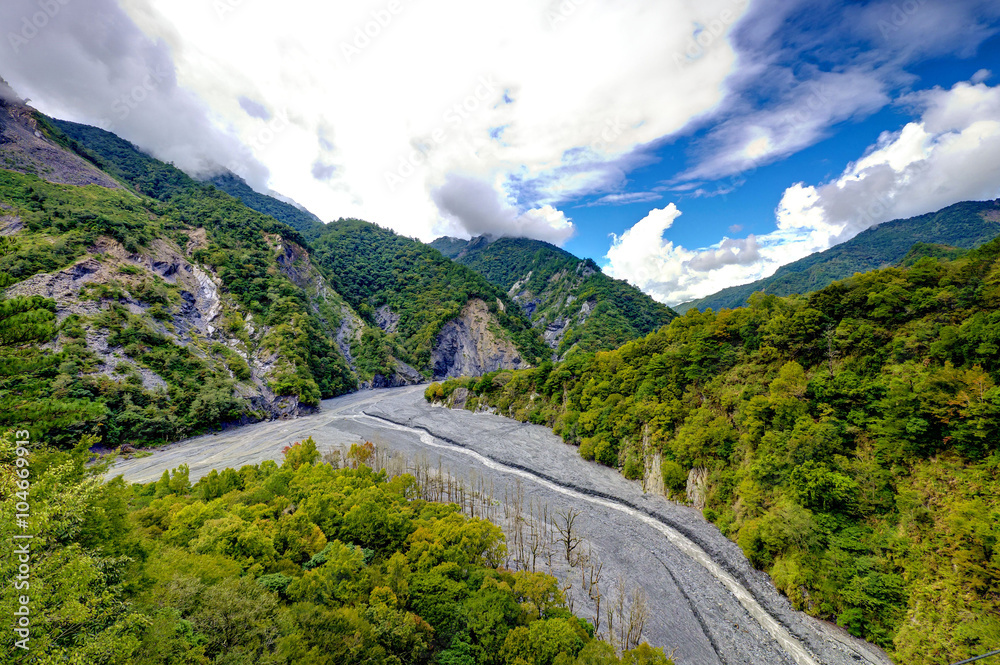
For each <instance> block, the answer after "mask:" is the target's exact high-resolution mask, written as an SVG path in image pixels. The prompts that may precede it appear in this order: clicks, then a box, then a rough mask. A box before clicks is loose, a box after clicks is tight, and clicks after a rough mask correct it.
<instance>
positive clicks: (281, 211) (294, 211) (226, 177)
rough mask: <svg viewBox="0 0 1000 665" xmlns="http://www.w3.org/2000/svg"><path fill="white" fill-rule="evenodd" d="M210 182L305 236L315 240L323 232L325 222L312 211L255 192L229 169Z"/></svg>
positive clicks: (244, 203)
mask: <svg viewBox="0 0 1000 665" xmlns="http://www.w3.org/2000/svg"><path fill="white" fill-rule="evenodd" d="M209 182H210V183H212V184H213V185H215V186H216V187H218V188H219V189H220V190H222V191H223V192H225V193H226V194H229V195H230V196H232V197H233V198H237V199H239V200H240V201H242V202H243V205H245V206H246V207H248V208H252V209H253V210H256V211H257V212H259V213H263V214H265V215H269V216H271V217H273V218H275V219H276V220H278V221H279V222H282V223H283V224H287V225H288V226H290V227H292V228H293V229H295V230H296V231H298V232H299V233H301V234H302V237H303V238H307V239H308V240H314V239H316V238H317V237H318V236H319V235H320V234H321V233H322V232H323V222H321V221H320V220H319V218H318V217H316V216H315V215H313V214H312V213H310V212H307V211H305V210H302V209H301V208H297V207H295V206H294V205H292V204H291V203H285V202H284V201H279V200H278V199H276V198H274V197H271V196H266V195H264V194H260V193H258V192H255V191H254V190H253V189H252V188H251V187H250V186H249V185H247V183H246V182H245V181H244V180H243V179H242V178H240V177H239V176H236V175H234V174H232V173H230V172H228V171H227V172H226V173H223V174H220V175H217V176H215V177H213V178H211V179H210V180H209Z"/></svg>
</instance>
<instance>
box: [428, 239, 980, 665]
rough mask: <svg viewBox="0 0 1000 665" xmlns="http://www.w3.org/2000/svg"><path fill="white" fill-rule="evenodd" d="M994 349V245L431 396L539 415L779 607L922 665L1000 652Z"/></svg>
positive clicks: (764, 301) (694, 317)
mask: <svg viewBox="0 0 1000 665" xmlns="http://www.w3.org/2000/svg"><path fill="white" fill-rule="evenodd" d="M998 350H1000V239H998V240H994V241H992V242H990V243H988V244H986V245H984V246H982V247H981V248H979V249H975V250H973V251H970V252H969V253H968V254H966V255H965V256H963V257H961V258H959V259H957V260H955V261H950V262H949V261H943V262H942V261H939V260H937V259H934V258H930V257H924V258H921V259H919V260H917V261H916V262H914V263H913V265H912V266H911V267H908V268H902V267H893V268H887V269H883V270H879V271H874V272H869V273H864V274H858V275H855V276H852V277H850V278H848V279H846V280H844V281H840V282H835V283H833V284H831V285H829V286H827V287H826V288H824V289H821V290H819V291H816V292H814V293H812V294H811V295H809V296H792V297H786V298H781V297H778V296H774V295H764V294H756V295H754V296H752V297H751V298H750V302H749V304H748V306H747V307H745V308H741V309H736V310H723V311H721V312H719V313H714V312H706V313H700V312H698V311H696V310H692V311H689V312H688V313H687V314H686V315H684V316H682V317H680V318H679V319H676V320H675V321H673V322H672V323H671V324H670V325H669V326H667V327H665V328H663V329H662V330H660V331H659V332H656V333H653V334H651V335H649V336H648V337H646V338H644V339H641V340H638V341H635V342H630V343H628V344H626V345H624V346H623V347H622V348H621V349H618V350H616V351H612V352H609V353H601V354H596V355H586V354H580V355H574V356H570V358H569V359H567V360H566V361H565V362H563V363H561V364H557V365H555V366H554V367H552V366H548V365H546V366H543V367H539V368H537V369H533V370H528V371H524V372H515V373H513V374H512V375H509V374H508V375H505V376H504V379H503V380H500V381H494V380H493V379H494V376H492V375H486V376H484V377H483V378H482V379H481V380H478V381H451V382H447V383H445V384H444V385H441V384H432V385H431V386H430V387H429V388H428V390H427V396H428V398H429V399H432V400H440V401H446V402H448V403H452V404H453V405H455V406H459V405H463V406H464V407H465V408H468V409H473V410H474V409H478V408H480V407H485V406H490V407H493V408H495V409H496V410H497V411H498V412H499V413H501V414H504V415H511V416H513V417H516V418H518V419H521V420H525V421H530V422H534V423H546V424H549V425H550V426H552V427H553V429H554V430H555V432H556V433H558V434H561V435H562V437H563V438H564V439H565V440H566V441H567V442H570V443H573V444H576V445H579V447H580V454H581V455H582V456H583V457H585V458H586V459H591V460H596V461H597V462H599V463H602V464H606V465H609V466H612V467H615V468H619V469H621V471H622V473H623V474H624V475H625V476H627V477H629V478H633V479H636V480H642V481H643V483H644V489H646V491H655V492H663V493H667V494H670V495H671V496H673V497H674V498H676V499H679V500H684V501H689V502H690V503H692V504H694V505H695V506H697V507H699V508H703V509H704V515H705V517H706V518H707V519H709V520H711V521H713V522H715V523H716V524H717V525H718V527H719V528H720V529H721V530H722V532H723V533H724V534H726V535H727V536H729V537H730V538H732V539H733V540H734V541H736V542H737V543H738V544H739V545H740V547H741V548H742V549H743V551H744V552H745V553H746V555H747V557H748V558H749V559H750V561H751V562H752V563H754V565H756V566H758V567H759V568H761V569H762V570H765V571H767V572H768V573H769V574H770V575H771V577H772V578H773V579H774V582H775V584H776V585H777V586H778V588H779V589H781V590H782V591H783V592H784V593H785V594H787V596H788V597H789V599H790V600H791V601H792V603H793V604H794V605H795V606H796V607H797V608H801V609H803V610H805V611H807V612H809V613H811V614H813V615H816V616H819V617H824V618H827V619H830V620H836V621H837V622H838V623H839V624H840V625H842V626H845V627H846V628H847V629H849V630H850V631H851V632H852V633H854V634H855V635H859V636H863V637H865V638H867V639H869V640H872V641H874V642H876V643H878V644H880V645H882V646H884V647H885V648H887V649H889V650H890V652H891V653H892V655H893V658H894V659H895V661H896V662H898V663H907V664H917V665H934V664H937V663H949V662H955V661H958V660H961V659H963V658H967V657H969V656H972V655H975V654H978V653H982V652H985V651H988V650H990V649H992V648H995V646H996V645H997V644H998V643H1000V618H998V617H1000V596H998V595H997V593H996V589H997V588H998V587H1000V387H998V385H997V384H998V382H1000V352H998ZM459 388H463V390H458V389H459Z"/></svg>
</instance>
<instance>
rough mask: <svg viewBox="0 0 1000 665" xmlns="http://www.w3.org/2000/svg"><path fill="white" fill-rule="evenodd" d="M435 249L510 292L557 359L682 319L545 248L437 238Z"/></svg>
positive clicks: (590, 266)
mask: <svg viewBox="0 0 1000 665" xmlns="http://www.w3.org/2000/svg"><path fill="white" fill-rule="evenodd" d="M431 247H434V248H435V249H437V250H438V251H440V252H441V253H442V254H444V255H445V256H447V257H449V258H451V259H453V260H455V261H457V262H459V263H461V264H463V265H466V266H468V267H470V268H472V269H473V270H475V271H476V272H478V273H479V274H480V275H483V276H484V277H485V278H486V279H488V280H489V281H490V282H492V283H494V284H496V285H497V286H499V287H501V288H502V289H504V290H505V291H507V292H508V294H509V295H510V296H511V297H512V298H513V299H514V300H515V301H516V302H517V303H518V304H519V305H520V306H521V308H522V309H523V310H524V312H525V314H527V315H528V316H529V317H530V319H531V321H532V324H533V325H534V326H535V327H536V328H538V329H540V330H543V331H544V337H545V340H546V342H547V343H548V344H549V346H551V347H552V348H553V349H555V351H556V355H557V356H558V357H563V356H565V355H566V354H567V353H569V352H570V351H572V350H578V351H605V350H609V349H613V348H617V347H619V346H621V345H622V344H624V343H625V342H628V341H630V340H633V339H637V338H639V337H643V336H645V335H647V334H649V333H651V332H653V331H655V330H657V329H659V328H660V327H661V326H664V325H666V324H667V323H669V322H670V321H671V320H672V319H673V318H674V317H675V316H676V314H675V313H674V312H673V311H671V310H670V308H669V307H666V306H665V305H662V304H660V303H658V302H656V301H655V300H653V299H652V298H650V297H649V296H647V295H646V294H644V293H642V292H641V291H639V290H638V289H636V288H635V287H633V286H631V285H630V284H628V283H627V282H624V281H620V280H616V279H612V278H610V277H608V276H607V275H605V274H604V273H602V272H601V269H600V268H599V267H598V266H597V264H595V263H594V262H593V261H591V260H589V259H588V260H581V259H579V258H577V257H575V256H573V255H572V254H570V253H569V252H567V251H565V250H562V249H560V248H558V247H556V246H554V245H550V244H549V243H546V242H542V241H539V240H529V239H527V238H499V239H497V240H492V239H490V238H487V237H484V236H480V237H478V238H474V239H472V240H468V241H466V240H460V239H457V238H438V239H437V240H435V241H434V242H432V243H431Z"/></svg>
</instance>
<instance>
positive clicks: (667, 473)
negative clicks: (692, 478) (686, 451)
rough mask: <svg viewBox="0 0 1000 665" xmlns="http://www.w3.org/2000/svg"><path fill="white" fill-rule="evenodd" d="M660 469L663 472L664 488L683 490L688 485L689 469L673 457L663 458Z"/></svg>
mask: <svg viewBox="0 0 1000 665" xmlns="http://www.w3.org/2000/svg"><path fill="white" fill-rule="evenodd" d="M660 471H661V472H662V473H663V488H664V489H665V490H667V491H668V492H682V491H684V488H685V487H687V477H688V474H687V471H685V470H684V467H682V466H681V465H680V464H678V463H677V462H675V461H673V460H672V459H667V460H663V462H662V463H661V464H660Z"/></svg>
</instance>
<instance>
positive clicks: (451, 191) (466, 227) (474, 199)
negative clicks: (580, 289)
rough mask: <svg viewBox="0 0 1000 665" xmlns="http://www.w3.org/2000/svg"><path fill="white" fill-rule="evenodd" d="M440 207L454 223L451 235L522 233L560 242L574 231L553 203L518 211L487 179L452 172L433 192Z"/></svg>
mask: <svg viewBox="0 0 1000 665" xmlns="http://www.w3.org/2000/svg"><path fill="white" fill-rule="evenodd" d="M433 198H434V202H435V203H436V204H437V207H438V209H439V210H441V212H442V213H444V214H445V215H446V216H447V217H448V218H449V219H450V220H451V221H453V222H454V223H455V224H456V225H457V230H456V231H455V232H452V233H451V234H450V235H460V236H463V237H465V236H478V235H484V234H489V235H494V236H506V237H513V238H517V237H525V238H535V239H536V240H544V241H546V242H551V243H553V244H555V245H562V244H563V243H564V242H566V241H567V240H569V239H570V237H572V236H573V234H574V232H575V231H576V229H575V227H574V226H573V222H572V221H570V220H569V219H567V218H566V215H564V214H563V213H562V212H561V211H559V210H556V209H555V208H553V207H552V206H542V207H539V208H534V209H531V210H527V211H525V212H523V213H521V212H519V211H518V210H517V208H516V207H514V206H513V205H512V204H511V203H510V202H508V201H504V200H502V199H501V198H500V197H499V196H498V195H497V193H496V190H494V189H493V187H491V186H490V185H489V184H488V183H485V182H482V181H480V180H476V179H475V178H469V177H465V176H457V175H451V176H449V177H448V179H447V181H446V182H445V184H444V185H442V186H441V187H439V188H438V189H436V190H435V191H434V193H433Z"/></svg>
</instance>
